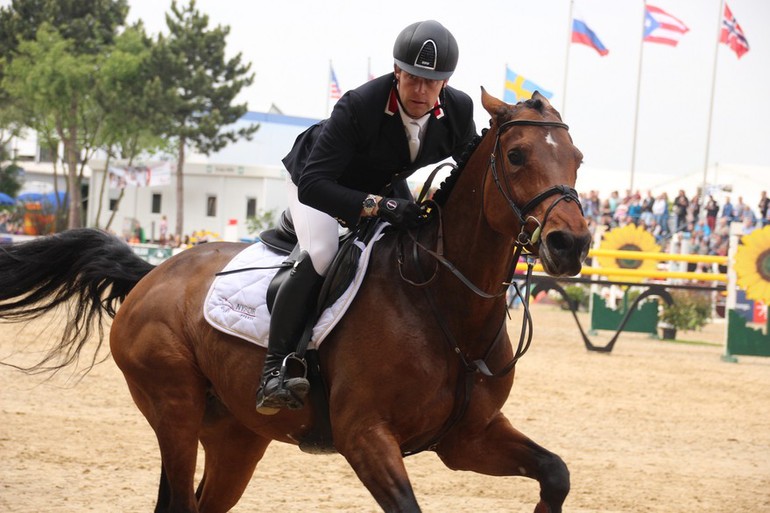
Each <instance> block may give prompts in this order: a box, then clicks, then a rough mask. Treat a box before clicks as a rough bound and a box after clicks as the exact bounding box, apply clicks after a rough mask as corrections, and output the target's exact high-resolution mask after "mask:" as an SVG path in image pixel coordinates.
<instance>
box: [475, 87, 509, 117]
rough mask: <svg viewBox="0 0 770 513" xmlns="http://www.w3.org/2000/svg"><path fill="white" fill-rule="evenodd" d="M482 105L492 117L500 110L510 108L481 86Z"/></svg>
mask: <svg viewBox="0 0 770 513" xmlns="http://www.w3.org/2000/svg"><path fill="white" fill-rule="evenodd" d="M481 105H483V106H484V110H486V111H487V112H488V113H489V115H490V116H492V117H495V115H496V114H497V113H498V112H500V110H502V109H505V108H506V107H508V104H506V103H504V102H502V101H501V100H498V99H497V98H495V97H494V96H492V95H491V94H489V93H488V92H487V90H486V89H484V86H481Z"/></svg>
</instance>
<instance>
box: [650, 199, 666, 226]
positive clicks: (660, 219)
mask: <svg viewBox="0 0 770 513" xmlns="http://www.w3.org/2000/svg"><path fill="white" fill-rule="evenodd" d="M652 215H653V217H654V218H655V223H656V224H657V225H658V226H659V227H660V229H661V232H662V233H664V234H665V233H668V196H667V195H666V193H665V192H664V193H661V194H660V195H659V196H658V197H657V198H655V202H654V203H653V204H652Z"/></svg>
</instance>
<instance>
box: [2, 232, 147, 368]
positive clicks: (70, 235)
mask: <svg viewBox="0 0 770 513" xmlns="http://www.w3.org/2000/svg"><path fill="white" fill-rule="evenodd" d="M154 267H155V266H153V265H151V264H149V263H147V262H145V261H144V260H142V259H141V258H140V257H138V256H137V255H136V254H135V253H134V252H133V250H132V249H131V248H130V247H129V246H128V244H126V243H125V242H123V241H122V240H120V239H118V238H117V237H114V236H112V235H110V234H108V233H105V232H102V231H99V230H95V229H88V228H83V229H75V230H68V231H65V232H62V233H58V234H55V235H50V236H45V237H40V238H38V239H34V240H32V241H29V242H20V243H14V244H6V245H0V320H2V321H17V322H18V321H29V320H32V319H35V318H37V317H40V316H42V315H43V314H46V313H48V312H52V311H55V310H57V309H58V308H59V307H64V308H66V312H67V321H66V326H65V328H64V332H63V334H62V337H61V340H60V341H59V342H58V344H57V345H56V346H55V347H53V348H51V349H50V350H49V352H48V354H47V355H46V356H45V357H44V358H43V360H42V361H41V362H39V363H37V364H35V365H33V366H31V367H19V366H16V365H12V364H7V363H5V364H6V365H11V366H13V367H17V368H19V369H21V370H24V371H26V372H31V373H38V372H48V371H52V372H56V371H58V370H60V369H62V368H64V367H66V366H67V365H69V364H71V363H73V362H75V361H77V360H78V359H79V355H80V351H81V349H82V348H83V346H84V345H85V343H86V341H87V340H88V339H89V338H90V336H91V335H92V334H93V333H94V328H96V330H97V333H98V345H97V347H96V350H95V351H94V356H93V359H92V360H91V364H90V366H88V368H87V369H86V371H85V372H88V370H90V368H92V367H93V366H94V364H95V363H97V362H96V358H97V355H98V354H99V349H100V348H101V346H102V342H103V339H104V329H103V321H104V316H105V314H106V315H108V316H109V317H110V318H112V317H114V316H115V313H116V309H117V307H118V305H119V304H120V302H122V301H123V300H124V299H125V297H126V296H127V295H128V293H129V292H130V291H131V289H133V288H134V286H135V285H136V284H137V283H139V280H141V279H142V278H143V277H144V276H146V275H147V273H149V272H150V271H151V270H152V269H153V268H154ZM3 363H4V362H3Z"/></svg>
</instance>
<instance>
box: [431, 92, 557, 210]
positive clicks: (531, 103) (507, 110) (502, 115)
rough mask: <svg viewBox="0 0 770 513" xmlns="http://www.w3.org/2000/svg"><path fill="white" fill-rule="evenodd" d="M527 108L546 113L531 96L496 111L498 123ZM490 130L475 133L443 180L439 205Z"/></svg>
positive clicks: (442, 202) (438, 198)
mask: <svg viewBox="0 0 770 513" xmlns="http://www.w3.org/2000/svg"><path fill="white" fill-rule="evenodd" d="M525 108H526V109H533V110H536V111H538V112H539V113H541V114H545V104H544V103H543V102H542V101H541V100H539V99H533V98H530V99H528V100H525V101H521V102H518V103H517V104H516V105H514V106H513V107H511V106H506V107H503V108H501V109H500V110H499V111H498V112H496V113H495V114H496V117H497V120H498V124H502V123H504V122H506V121H508V120H510V119H513V118H514V117H515V116H516V114H517V113H518V112H519V111H520V110H521V109H525ZM554 112H555V111H554ZM556 115H557V117H559V119H561V116H559V115H558V113H557V114H556ZM488 131H489V129H488V128H484V129H482V130H481V135H480V136H479V135H475V136H474V137H473V139H471V141H470V142H469V143H468V146H467V147H466V148H465V150H464V151H463V153H462V155H461V156H460V159H459V160H458V161H457V167H456V168H455V169H453V170H452V172H451V173H449V176H447V177H446V179H445V180H444V181H443V182H441V185H440V186H439V188H438V190H437V191H436V192H435V193H434V194H433V201H435V202H436V203H437V204H438V205H439V206H444V204H445V203H446V201H447V199H448V198H449V194H450V193H451V192H452V189H453V188H454V186H455V184H456V183H457V179H458V178H459V177H460V173H462V172H463V169H464V168H465V165H466V164H467V163H468V160H470V158H471V155H473V152H474V151H475V150H476V148H478V146H479V144H480V143H481V140H482V139H483V138H484V136H485V135H486V134H487V132H488Z"/></svg>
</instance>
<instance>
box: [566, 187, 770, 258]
mask: <svg viewBox="0 0 770 513" xmlns="http://www.w3.org/2000/svg"><path fill="white" fill-rule="evenodd" d="M580 201H581V202H582V204H583V212H584V214H585V217H586V219H587V220H588V222H589V227H590V228H591V230H592V232H594V233H595V230H596V229H597V227H599V226H603V227H604V228H605V229H607V230H611V229H613V228H616V227H618V226H625V225H628V224H634V225H637V226H641V227H644V228H645V229H646V230H647V231H649V232H650V233H651V234H652V235H653V236H654V237H655V241H656V242H657V244H658V245H659V246H660V247H661V250H662V251H668V250H669V247H670V241H671V240H672V238H677V239H679V241H681V240H686V241H687V244H683V245H682V247H687V248H688V251H689V252H690V253H693V254H701V255H727V249H728V244H729V229H730V223H733V222H740V223H742V231H743V234H747V233H751V231H753V230H755V229H757V228H761V227H763V226H765V225H767V224H770V209H768V206H770V199H768V197H767V192H766V191H762V192H761V193H760V197H759V201H758V202H757V203H756V204H755V205H753V206H752V205H749V204H748V203H745V202H744V199H743V197H742V196H739V197H738V198H737V201H736V202H735V203H733V202H732V200H731V198H730V196H724V198H723V199H722V201H721V202H718V201H717V199H715V197H714V196H713V195H709V196H708V198H707V199H706V201H705V202H702V201H701V199H700V197H699V195H698V194H694V195H692V196H689V197H688V195H687V194H686V193H685V191H684V190H680V191H679V193H678V194H677V195H676V196H675V197H674V198H670V197H669V195H668V194H667V193H666V192H663V193H660V194H658V195H657V196H655V195H653V194H652V192H651V191H647V194H646V195H645V196H644V197H642V195H641V194H640V192H639V191H636V192H635V193H631V191H630V190H627V191H626V193H625V195H624V196H621V195H620V194H619V193H618V191H613V192H612V193H611V194H610V195H609V197H607V198H601V197H600V195H599V193H598V192H597V191H590V192H589V193H585V194H581V195H580ZM675 236H678V237H675Z"/></svg>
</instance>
